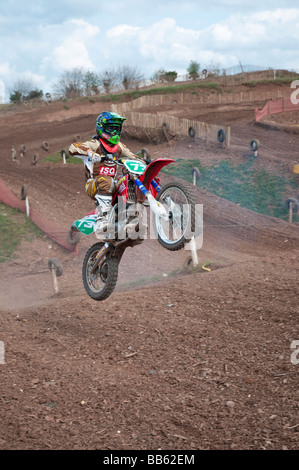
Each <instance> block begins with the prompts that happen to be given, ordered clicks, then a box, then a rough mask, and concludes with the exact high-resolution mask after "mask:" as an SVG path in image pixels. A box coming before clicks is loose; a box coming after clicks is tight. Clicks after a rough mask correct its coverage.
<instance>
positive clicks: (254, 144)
mask: <svg viewBox="0 0 299 470" xmlns="http://www.w3.org/2000/svg"><path fill="white" fill-rule="evenodd" d="M259 146H260V143H259V141H258V140H257V139H253V140H251V142H250V144H249V148H250V150H252V151H253V152H256V151H257V149H258V148H259Z"/></svg>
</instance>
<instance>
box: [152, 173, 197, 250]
mask: <svg viewBox="0 0 299 470" xmlns="http://www.w3.org/2000/svg"><path fill="white" fill-rule="evenodd" d="M157 201H159V202H160V203H161V204H163V206H164V207H165V210H166V212H167V213H168V215H169V220H164V219H163V218H162V217H160V216H159V215H156V216H155V219H154V220H155V228H156V233H157V236H158V242H159V243H160V244H161V245H162V246H163V247H164V248H166V249H167V250H170V251H176V250H180V249H181V248H183V246H184V244H185V243H187V242H188V241H190V240H191V238H192V236H193V235H194V232H195V201H194V195H193V193H192V191H191V190H190V189H189V188H188V186H187V185H185V184H184V183H181V182H173V183H169V184H167V185H166V186H164V187H163V188H162V190H161V191H160V193H159V194H158V196H157Z"/></svg>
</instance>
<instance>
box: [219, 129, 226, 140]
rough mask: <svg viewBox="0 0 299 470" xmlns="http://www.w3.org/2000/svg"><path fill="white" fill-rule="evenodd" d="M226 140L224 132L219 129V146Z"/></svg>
mask: <svg viewBox="0 0 299 470" xmlns="http://www.w3.org/2000/svg"><path fill="white" fill-rule="evenodd" d="M225 138H226V132H225V130H224V129H219V131H218V132H217V140H218V142H219V143H220V144H222V143H223V142H224V141H225Z"/></svg>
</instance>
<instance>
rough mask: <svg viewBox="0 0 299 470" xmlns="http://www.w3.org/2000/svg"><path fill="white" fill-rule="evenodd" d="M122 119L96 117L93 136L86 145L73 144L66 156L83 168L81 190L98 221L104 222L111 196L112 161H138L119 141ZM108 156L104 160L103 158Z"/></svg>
mask: <svg viewBox="0 0 299 470" xmlns="http://www.w3.org/2000/svg"><path fill="white" fill-rule="evenodd" d="M125 120H126V118H124V117H122V116H119V115H118V114H116V113H112V112H103V113H101V114H99V116H98V117H97V120H96V132H97V135H95V136H93V138H92V139H91V140H89V141H86V142H83V143H82V142H75V143H73V144H71V146H70V147H69V154H70V155H72V156H74V157H77V158H81V159H82V160H83V163H84V167H85V191H86V193H87V195H88V196H89V197H90V198H91V199H93V200H95V203H96V206H97V214H98V220H100V221H101V222H102V224H103V225H104V224H105V223H106V222H107V221H108V214H109V211H110V209H111V202H112V194H113V192H114V190H115V180H114V177H115V174H116V169H117V168H116V162H115V160H118V159H120V158H130V159H133V160H135V159H137V160H139V161H140V160H141V161H143V160H142V159H140V158H138V156H137V155H135V154H134V153H132V152H131V151H130V150H129V149H128V148H127V147H126V146H125V145H124V144H122V143H121V142H120V136H121V131H122V124H123V122H124V121H125ZM107 157H108V159H107Z"/></svg>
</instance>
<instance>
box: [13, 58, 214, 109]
mask: <svg viewBox="0 0 299 470" xmlns="http://www.w3.org/2000/svg"><path fill="white" fill-rule="evenodd" d="M187 73H188V78H189V79H192V80H196V79H198V78H199V77H200V76H204V77H205V76H211V75H213V76H217V75H219V73H220V69H219V67H218V66H217V65H214V64H211V65H210V66H209V67H208V68H207V69H204V70H202V71H200V64H199V63H198V62H197V61H194V60H192V61H191V62H190V64H189V67H188V68H187ZM177 77H178V74H177V72H176V71H174V70H173V71H171V70H169V71H167V70H165V69H164V68H161V69H159V70H156V71H155V72H154V74H153V76H152V77H151V81H152V82H154V83H171V82H174V81H175V80H176V78H177ZM143 81H144V77H143V74H142V73H141V72H140V70H139V69H138V68H137V67H132V66H130V65H124V66H122V67H119V68H118V69H107V70H104V71H102V72H100V73H96V72H94V71H90V70H87V71H86V70H84V69H82V68H73V69H71V70H65V71H64V72H63V73H62V74H61V76H60V77H59V79H58V80H57V82H56V83H54V85H53V94H52V95H51V94H50V93H46V95H45V96H46V98H49V97H51V96H53V98H54V99H71V98H82V97H85V96H93V95H99V94H101V93H106V94H109V93H111V92H112V91H113V90H115V89H118V90H132V89H138V88H139V87H140V84H141V83H142V82H143ZM9 92H10V102H12V103H17V102H22V101H28V100H32V99H42V98H43V96H44V93H43V91H42V90H39V89H38V87H37V86H36V85H35V83H34V81H33V80H32V79H30V78H22V79H19V80H17V81H16V82H15V83H14V84H13V86H12V87H9Z"/></svg>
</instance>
